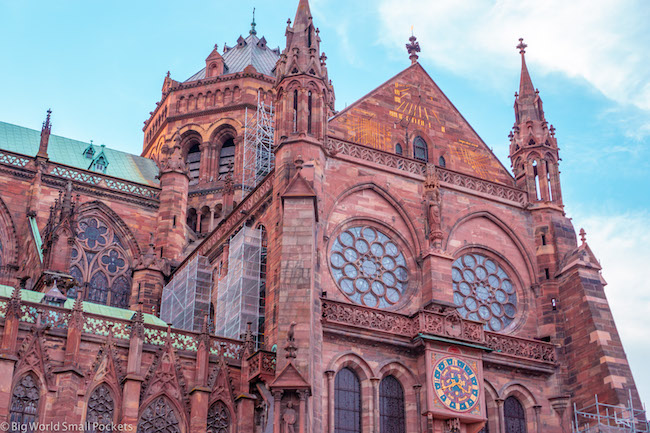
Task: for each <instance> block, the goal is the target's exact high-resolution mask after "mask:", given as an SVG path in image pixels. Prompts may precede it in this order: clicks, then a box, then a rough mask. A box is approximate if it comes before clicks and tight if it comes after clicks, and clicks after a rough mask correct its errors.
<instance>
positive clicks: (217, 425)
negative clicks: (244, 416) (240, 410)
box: [207, 400, 233, 433]
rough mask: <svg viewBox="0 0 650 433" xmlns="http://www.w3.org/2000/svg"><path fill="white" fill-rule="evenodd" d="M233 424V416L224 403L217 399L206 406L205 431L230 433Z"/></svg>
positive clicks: (208, 432) (209, 432)
mask: <svg viewBox="0 0 650 433" xmlns="http://www.w3.org/2000/svg"><path fill="white" fill-rule="evenodd" d="M232 424H233V416H232V412H231V410H230V408H228V406H226V404H225V403H224V402H223V401H221V400H217V401H215V402H213V403H212V404H211V405H210V407H209V408H208V425H207V433H230V432H231V430H232V429H231V427H232Z"/></svg>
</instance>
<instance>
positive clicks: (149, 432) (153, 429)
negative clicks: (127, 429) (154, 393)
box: [137, 397, 181, 433]
mask: <svg viewBox="0 0 650 433" xmlns="http://www.w3.org/2000/svg"><path fill="white" fill-rule="evenodd" d="M137 433H181V429H180V427H179V422H178V416H177V415H176V412H174V409H173V408H172V406H171V404H170V403H169V401H167V399H166V398H165V397H158V398H157V399H155V400H154V401H153V402H151V404H149V406H147V408H146V409H145V410H143V411H142V415H140V419H139V420H138V431H137Z"/></svg>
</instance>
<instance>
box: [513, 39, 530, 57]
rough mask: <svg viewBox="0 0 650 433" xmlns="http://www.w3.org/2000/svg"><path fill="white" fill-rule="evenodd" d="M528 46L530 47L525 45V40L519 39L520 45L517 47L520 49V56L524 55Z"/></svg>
mask: <svg viewBox="0 0 650 433" xmlns="http://www.w3.org/2000/svg"><path fill="white" fill-rule="evenodd" d="M527 46H528V45H526V44H524V38H519V45H517V47H516V48H518V49H519V54H524V53H525V52H526V47H527Z"/></svg>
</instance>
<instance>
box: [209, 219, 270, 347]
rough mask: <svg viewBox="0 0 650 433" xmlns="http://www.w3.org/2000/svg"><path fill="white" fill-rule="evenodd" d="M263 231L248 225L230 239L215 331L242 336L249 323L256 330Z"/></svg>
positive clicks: (238, 337)
mask: <svg viewBox="0 0 650 433" xmlns="http://www.w3.org/2000/svg"><path fill="white" fill-rule="evenodd" d="M261 256H262V231H261V230H260V229H253V228H250V227H247V226H244V227H242V229H241V230H240V231H239V232H237V234H235V235H234V236H233V237H232V238H231V240H230V250H229V253H228V276H227V278H226V284H225V285H221V284H220V285H219V287H218V294H217V314H216V319H215V322H216V326H215V328H216V329H215V331H216V334H217V335H219V336H222V337H226V338H235V339H241V338H242V337H243V335H244V334H245V332H246V328H247V324H248V323H250V324H251V331H252V333H253V335H258V333H259V321H260V320H259V319H260V284H261V280H260V264H261Z"/></svg>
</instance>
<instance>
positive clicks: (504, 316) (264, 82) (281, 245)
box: [0, 0, 640, 433]
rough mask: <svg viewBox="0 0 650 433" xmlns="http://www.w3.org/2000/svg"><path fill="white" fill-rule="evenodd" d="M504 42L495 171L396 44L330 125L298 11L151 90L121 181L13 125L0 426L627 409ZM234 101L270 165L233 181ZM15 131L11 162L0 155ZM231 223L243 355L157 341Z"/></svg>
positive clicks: (562, 420)
mask: <svg viewBox="0 0 650 433" xmlns="http://www.w3.org/2000/svg"><path fill="white" fill-rule="evenodd" d="M525 48H526V45H525V44H524V43H523V41H520V44H519V46H518V49H519V51H520V54H521V61H522V70H521V80H520V84H519V86H520V87H519V91H518V93H517V95H516V99H515V106H514V109H515V124H514V127H513V129H512V132H511V134H510V159H511V167H512V173H513V174H511V172H510V171H509V170H508V169H506V168H505V167H504V166H503V165H502V163H501V162H499V161H498V160H497V158H496V157H495V156H494V155H493V154H492V152H491V151H490V150H489V149H488V147H487V146H486V145H485V143H483V141H482V140H481V138H480V137H479V136H478V135H477V133H476V132H475V131H474V130H473V129H472V127H471V126H470V125H469V124H468V123H467V122H466V120H465V119H464V118H463V116H462V115H461V114H460V113H459V112H458V110H457V109H456V108H455V107H454V105H453V104H452V103H451V101H449V100H448V99H447V97H446V96H445V95H444V93H443V92H442V90H440V88H439V87H438V86H437V85H436V83H435V82H434V81H433V80H432V78H431V77H430V76H429V75H428V74H427V72H426V71H425V70H424V69H423V67H422V66H421V65H420V64H419V63H418V61H417V60H418V56H417V52H419V50H420V48H419V44H418V43H417V42H416V40H415V38H411V40H410V43H409V44H408V45H407V49H408V52H409V54H410V59H411V65H410V66H409V67H407V68H406V69H404V70H403V71H402V72H400V73H399V74H397V75H396V76H394V77H392V78H390V79H389V80H388V81H386V82H385V83H384V84H381V85H380V86H379V87H377V88H376V89H375V90H373V91H372V92H370V93H369V94H367V95H366V96H364V97H362V98H361V99H360V100H358V101H357V102H355V103H354V104H352V105H350V106H349V107H347V108H346V109H345V110H342V111H340V112H337V111H336V110H335V108H334V100H335V97H334V88H333V85H332V82H331V81H330V79H329V76H328V71H327V66H326V59H327V57H326V56H325V54H324V53H322V52H321V51H320V37H319V31H318V29H317V28H316V27H315V23H313V21H312V16H311V12H310V6H309V4H308V1H307V0H300V1H299V5H298V9H297V12H296V16H295V19H294V20H293V22H290V23H289V24H288V25H287V29H286V48H285V49H283V50H282V51H279V50H272V49H270V48H268V46H267V45H266V40H265V39H264V38H261V39H260V38H259V37H258V36H257V32H256V31H255V25H254V23H253V26H252V28H251V31H250V33H249V35H248V37H246V38H243V37H240V39H239V40H238V43H237V45H236V46H234V47H225V48H224V50H223V52H222V53H220V52H219V51H218V50H217V47H216V46H215V49H214V50H213V51H212V52H211V53H210V55H209V56H208V57H207V59H206V67H205V69H204V70H202V71H200V72H199V73H197V74H196V75H195V76H193V77H192V78H190V79H189V80H186V81H176V80H173V79H172V78H171V77H170V76H169V74H168V75H167V77H166V78H165V79H164V83H163V88H162V97H161V99H160V101H159V102H157V103H156V108H155V110H154V111H153V112H152V113H151V115H150V117H149V119H148V120H147V121H146V122H145V126H144V146H143V150H142V156H141V157H136V156H132V155H131V156H129V158H130V159H128V161H131V162H132V163H133V164H134V165H133V166H127V165H124V167H127V168H126V169H125V170H127V172H128V176H127V175H122V174H123V173H124V171H122V172H118V171H113V172H111V170H117V168H115V167H117V166H118V164H119V165H122V164H126V162H124V161H126V160H127V157H126V156H125V155H118V153H119V152H117V153H110V152H109V150H106V149H104V148H103V147H102V148H101V149H100V148H99V147H97V146H94V147H93V145H92V144H90V145H89V147H86V148H85V149H83V146H82V147H81V148H79V149H80V151H79V152H78V153H79V154H80V155H79V157H82V156H83V157H84V158H87V162H88V167H85V168H84V167H81V166H79V165H78V164H77V165H75V164H73V163H71V162H70V161H71V160H69V159H63V158H60V157H59V158H57V157H54V156H53V155H54V152H59V153H58V154H63V153H61V152H63V151H62V150H61V149H63V148H65V149H64V150H66V151H70V149H71V147H70V146H72V145H71V144H67V145H66V144H65V143H66V142H65V141H61V140H65V139H62V138H56V139H57V140H60V141H54V139H55V137H54V136H51V135H50V130H51V124H50V117H49V114H48V118H47V121H46V122H45V123H44V126H43V130H42V131H41V135H40V138H39V137H38V136H36V135H33V134H32V135H30V133H28V132H24V131H23V129H24V128H23V129H21V130H20V131H18V130H17V129H16V130H13V129H12V131H14V132H12V133H11V134H9V133H7V134H6V138H5V141H4V142H3V141H0V242H1V244H0V259H1V262H0V266H1V268H0V270H1V273H0V284H3V285H4V286H3V287H4V288H5V289H6V290H5V296H4V297H2V298H0V306H1V311H2V318H1V319H0V328H2V331H1V332H2V333H1V335H2V339H1V345H0V422H2V421H7V422H11V421H14V422H27V421H38V422H41V423H50V422H51V423H61V422H67V423H74V424H78V423H84V422H88V423H99V424H106V423H109V424H110V423H114V424H115V425H122V427H124V428H126V429H128V431H136V430H137V431H138V432H147V433H149V432H156V433H158V432H165V433H172V432H180V433H189V432H192V433H194V432H205V431H209V432H214V433H217V432H218V433H224V432H228V433H235V432H241V433H243V432H265V433H271V432H276V433H294V432H295V433H297V432H300V433H306V432H313V433H321V432H328V433H335V432H337V433H338V432H363V433H371V432H372V433H375V432H377V433H379V432H381V433H389V432H390V433H392V432H409V433H425V432H426V433H433V432H436V433H442V432H462V433H477V432H479V431H483V432H488V431H489V432H493V433H494V432H500V433H506V432H507V433H515V432H530V433H540V432H549V433H560V432H567V431H570V428H571V421H572V417H573V413H572V408H573V403H575V404H576V405H577V407H583V406H586V405H589V404H591V403H592V402H593V398H594V395H596V394H597V395H598V398H599V400H600V401H602V402H605V403H607V404H610V405H613V406H619V405H626V404H627V402H628V399H629V398H630V397H631V399H632V403H633V404H634V405H635V406H636V407H640V401H639V396H638V393H637V390H636V387H635V384H634V379H633V377H632V374H631V372H630V369H629V366H628V363H627V360H626V356H625V352H624V350H623V347H622V344H621V341H620V338H619V335H618V333H617V330H616V326H615V324H614V321H613V318H612V315H611V312H610V310H609V307H608V303H607V299H606V297H605V293H604V285H605V282H604V280H603V279H602V277H601V275H600V270H601V268H600V266H599V264H598V261H597V260H596V258H595V256H594V254H593V253H592V251H591V249H590V248H589V246H588V244H587V242H586V240H585V236H584V234H583V233H581V235H582V236H581V240H580V241H578V240H577V239H576V233H575V230H574V227H573V226H572V224H571V221H570V219H569V218H567V216H566V215H565V213H564V210H563V209H564V206H563V201H562V191H561V182H560V171H559V162H558V161H559V159H560V155H559V148H558V139H557V138H556V135H555V129H554V128H553V126H552V125H550V124H549V123H548V122H547V120H546V115H545V112H544V109H543V106H542V101H541V99H540V95H539V91H537V90H536V89H535V88H534V87H533V84H532V81H531V78H530V75H529V72H528V69H527V67H526V63H525ZM258 99H259V100H261V101H262V102H265V103H267V104H273V106H274V107H275V110H276V114H275V136H274V152H275V168H274V169H273V170H272V171H271V172H270V173H268V174H267V175H266V176H265V177H264V178H263V179H262V180H261V182H259V184H257V185H254V188H252V187H251V188H248V186H247V185H244V184H243V182H242V180H241V179H242V175H241V173H242V170H244V167H243V166H244V159H245V158H246V155H245V154H244V148H245V146H244V140H245V138H244V137H245V127H246V113H247V111H246V110H247V109H248V110H249V111H251V110H255V109H256V107H257V103H258ZM3 128H5V129H6V128H9V126H6V124H5V126H3ZM16 128H18V127H16ZM16 131H18V132H16ZM21 131H22V132H21ZM12 134H13V135H12ZM7 137H8V138H7ZM30 137H32V138H30ZM34 137H36V138H34ZM30 139H32V141H33V143H32V144H33V146H34V147H33V148H34V152H32V153H33V154H31V153H29V152H26V151H25V152H23V151H21V150H20V149H21V148H20V146H21V144H20V143H19V142H18V141H19V140H30ZM12 140H13V141H12ZM3 143H4V146H3V145H2V144H3ZM12 143H13V144H12ZM77 143H78V142H77ZM54 145H56V146H59V148H61V149H59V150H56V149H55V147H54ZM12 146H13V147H12ZM66 146H67V147H66ZM36 149H38V151H36ZM104 152H106V153H104ZM82 153H83V155H81V154H82ZM101 155H104V159H102V158H101ZM84 161H85V160H84ZM131 162H129V163H131ZM111 164H112V166H113V167H111ZM107 165H108V168H107ZM128 167H131V168H128ZM136 171H137V172H138V173H139V177H137V178H136V177H134V175H133V173H134V172H136ZM111 173H112V174H111ZM120 173H122V174H120ZM245 226H246V227H251V228H261V227H263V228H264V230H263V233H264V236H265V239H264V240H263V243H264V248H265V251H266V256H265V257H266V259H265V260H266V262H265V289H264V293H263V300H264V303H263V304H261V306H262V312H263V320H262V322H261V328H260V333H262V330H263V334H264V335H263V339H262V338H261V337H260V336H257V335H253V334H252V333H250V332H248V333H246V334H245V335H242V336H240V337H241V338H239V339H227V338H223V337H218V336H215V335H214V333H213V332H212V329H213V327H212V325H213V324H214V323H217V322H219V321H220V320H221V319H222V318H220V317H216V316H215V313H214V312H215V311H217V309H218V307H217V305H213V308H211V310H210V313H209V315H206V319H205V321H204V323H203V326H202V327H201V330H200V331H197V332H194V331H187V330H182V329H177V328H172V327H171V326H164V322H162V321H161V320H159V319H157V317H156V316H157V315H159V313H160V301H161V295H162V291H163V287H164V286H165V285H166V284H167V283H168V282H169V281H170V280H172V279H173V277H174V276H175V275H178V274H179V273H180V272H181V271H182V270H183V269H184V268H185V267H187V266H188V264H189V263H190V262H191V261H192V260H193V259H194V258H196V257H198V256H202V257H205V258H207V260H208V261H209V264H210V269H211V272H212V274H213V279H212V281H213V283H212V284H213V294H212V300H213V301H212V302H213V304H215V303H216V300H217V298H218V290H219V288H220V287H223V284H222V283H223V281H224V279H226V277H227V275H228V272H229V270H228V251H229V242H230V239H231V238H232V236H233V235H234V234H235V233H237V232H238V231H239V230H241V229H242V227H245ZM43 294H45V296H43ZM66 297H67V298H70V299H69V300H68V301H67V302H64V301H65V298H66ZM98 304H105V305H107V306H110V307H113V308H109V307H99V306H98ZM256 342H257V344H256ZM260 342H261V344H260ZM258 346H259V347H258ZM97 431H100V430H99V429H97Z"/></svg>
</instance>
